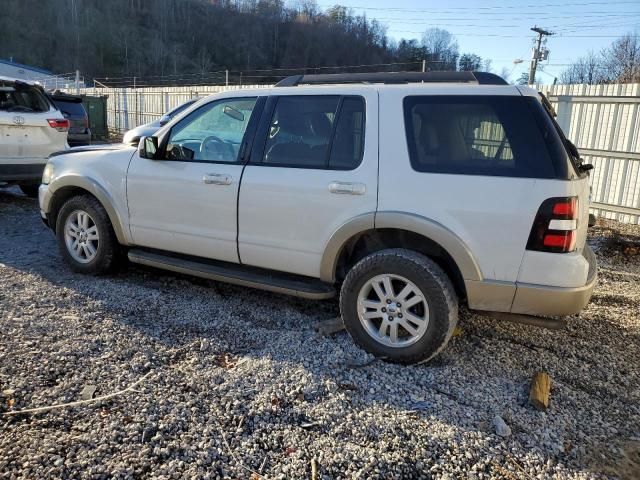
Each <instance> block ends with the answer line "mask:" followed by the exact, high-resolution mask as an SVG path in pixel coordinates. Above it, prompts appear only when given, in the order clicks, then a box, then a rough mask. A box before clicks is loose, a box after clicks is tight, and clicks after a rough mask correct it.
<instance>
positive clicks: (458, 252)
mask: <svg viewBox="0 0 640 480" xmlns="http://www.w3.org/2000/svg"><path fill="white" fill-rule="evenodd" d="M376 228H397V229H400V230H409V231H412V232H415V233H418V234H420V235H422V236H424V237H427V238H429V239H431V240H433V241H434V242H436V243H437V244H439V245H440V246H441V247H442V248H444V249H445V250H446V251H447V253H448V254H449V255H451V258H453V260H454V261H455V262H456V265H458V268H459V269H460V273H462V278H463V279H464V280H465V283H466V281H467V280H476V281H480V280H482V273H481V272H480V267H478V264H477V263H476V261H475V259H474V258H473V255H472V254H471V251H470V250H469V248H468V247H467V246H466V245H465V243H464V241H463V240H462V239H461V238H460V237H458V236H457V235H456V234H455V233H453V232H452V231H451V230H449V229H447V228H446V227H445V226H443V225H441V224H440V223H438V222H435V221H433V220H429V219H428V218H425V217H421V216H419V215H414V214H411V213H404V212H378V213H376Z"/></svg>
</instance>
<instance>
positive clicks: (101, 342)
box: [0, 189, 640, 479]
mask: <svg viewBox="0 0 640 480" xmlns="http://www.w3.org/2000/svg"><path fill="white" fill-rule="evenodd" d="M593 230H594V231H593V233H592V238H591V239H590V242H591V243H592V245H594V246H595V247H597V252H598V257H599V260H600V267H601V268H600V283H599V286H598V288H597V292H596V294H595V296H594V298H593V300H592V303H591V304H590V305H589V307H588V308H587V309H586V311H585V312H583V314H582V315H581V316H580V317H575V318H571V319H570V321H569V324H568V328H567V329H566V330H564V331H560V332H554V331H548V330H542V329H538V328H535V327H528V326H521V325H515V324H510V323H500V322H498V321H497V320H491V319H489V318H486V317H483V316H481V315H477V314H471V313H470V312H468V311H463V312H462V319H461V322H460V327H461V331H460V332H459V334H458V335H456V337H454V339H453V340H452V342H451V343H450V345H449V347H448V348H447V349H446V350H445V352H444V353H443V354H442V355H441V356H440V357H438V358H437V359H436V360H435V361H433V362H432V363H430V364H428V365H421V366H415V367H403V366H398V365H390V364H386V363H384V362H381V361H373V359H371V358H370V357H368V356H367V355H366V354H364V353H363V352H362V351H360V350H359V349H357V348H356V347H355V346H354V345H353V344H352V342H351V340H350V338H349V337H348V336H347V334H346V333H344V332H341V333H338V334H336V335H334V336H332V337H323V336H320V335H318V334H317V333H316V332H315V331H314V330H313V325H314V323H315V322H317V321H319V320H326V319H330V318H333V317H335V316H336V315H337V303H336V302H334V301H329V302H311V301H305V300H298V299H292V298H289V297H285V296H279V295H275V294H270V293H263V292H259V291H254V290H249V289H243V288H238V287H233V286H228V285H223V284H217V283H214V282H207V281H201V280H197V279H192V278H188V277H183V276H177V275H172V274H168V273H164V272H161V271H157V270H152V269H144V268H139V267H133V266H129V267H127V268H126V269H125V270H124V271H123V272H121V273H119V274H116V275H113V276H109V277H102V278H92V277H85V276H82V275H77V274H73V273H71V272H70V271H69V270H67V268H66V267H65V266H64V265H63V264H62V261H61V259H60V257H59V255H58V253H57V250H56V246H55V242H54V238H53V236H52V235H51V233H50V232H49V231H47V229H46V228H45V227H44V226H43V225H42V223H41V222H40V219H39V217H38V210H37V202H36V201H35V200H32V199H27V198H26V197H23V196H22V195H20V194H19V193H18V191H17V190H14V189H10V190H0V331H1V333H0V392H2V393H0V414H1V413H2V412H7V411H9V410H18V409H23V408H31V407H41V406H47V405H53V404H58V403H65V402H70V401H75V400H79V399H80V396H81V391H82V390H83V388H85V387H86V386H95V387H96V388H97V391H96V393H95V395H96V396H100V395H107V394H110V393H113V392H117V391H119V390H122V389H125V388H126V387H128V386H129V385H131V384H133V383H134V382H136V381H138V380H140V379H142V378H143V377H144V379H143V380H142V381H141V382H140V383H139V384H137V385H136V386H135V388H134V389H132V390H129V391H126V392H124V393H122V394H121V395H118V396H116V397H115V398H113V399H111V400H108V401H103V402H96V403H92V404H89V405H85V406H80V407H74V408H64V409H56V410H50V411H48V412H43V413H39V414H37V415H14V416H0V478H2V479H14V478H15V479H18V478H24V479H35V478H38V479H41V478H134V477H135V478H140V477H143V478H252V479H258V478H262V477H264V478H311V476H312V463H313V464H315V466H316V467H317V478H384V479H390V478H442V479H444V478H478V479H480V478H506V479H531V478H550V477H553V478H601V477H605V476H613V477H616V476H617V477H620V478H629V479H631V478H635V479H637V478H640V361H639V360H640V318H639V316H640V314H639V312H640V254H638V252H637V251H635V250H633V248H627V249H626V254H625V253H622V250H623V249H622V248H620V246H619V245H618V244H617V243H616V242H617V239H618V238H619V236H618V234H617V233H616V232H619V231H620V230H622V233H623V234H624V235H626V236H627V238H628V239H629V240H630V241H631V242H639V241H640V228H639V227H637V226H634V227H631V226H624V225H619V224H615V223H608V224H606V225H605V224H603V225H601V226H600V227H598V228H596V229H593ZM539 370H544V371H547V372H548V373H549V374H550V376H551V378H552V396H551V406H550V408H549V410H548V411H547V412H544V413H542V412H538V411H535V410H534V409H533V408H531V407H530V406H528V405H527V398H528V386H529V382H530V379H531V377H532V375H533V374H534V373H535V372H536V371H539ZM145 375H147V376H146V377H145ZM496 415H499V416H500V417H501V418H502V419H504V421H505V422H506V424H507V425H508V426H509V428H510V430H511V434H510V435H509V436H506V437H503V436H499V435H497V434H496V427H495V425H494V418H495V416H496Z"/></svg>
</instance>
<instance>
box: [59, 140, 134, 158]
mask: <svg viewBox="0 0 640 480" xmlns="http://www.w3.org/2000/svg"><path fill="white" fill-rule="evenodd" d="M127 148H133V147H132V146H131V145H125V144H123V143H107V144H104V145H87V146H84V147H75V148H70V149H68V150H60V151H59V152H53V153H52V154H51V155H49V158H52V157H57V156H59V155H71V154H73V153H82V152H98V151H109V150H125V149H127Z"/></svg>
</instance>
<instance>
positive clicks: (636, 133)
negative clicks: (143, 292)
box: [83, 84, 640, 223]
mask: <svg viewBox="0 0 640 480" xmlns="http://www.w3.org/2000/svg"><path fill="white" fill-rule="evenodd" d="M265 87H267V85H247V86H244V87H238V86H230V87H225V86H201V85H198V86H191V87H189V86H185V87H145V88H137V89H133V88H95V89H93V88H92V89H86V90H84V91H83V93H87V94H92V95H108V100H107V123H108V126H109V129H110V130H112V131H115V132H119V133H122V132H125V131H126V130H129V129H130V128H133V127H135V126H137V125H141V124H144V123H148V122H151V121H153V120H157V119H158V118H159V117H161V116H162V115H163V113H165V112H166V111H168V110H171V109H172V108H174V107H176V106H178V105H180V104H181V103H183V102H185V101H187V100H189V99H191V98H194V97H202V96H206V95H210V94H212V93H216V92H221V91H225V90H237V89H239V88H265ZM537 88H538V90H540V91H541V92H543V93H545V95H547V97H549V100H550V101H551V103H552V104H553V105H554V107H555V109H556V111H557V113H558V123H559V124H560V126H561V127H562V129H563V131H564V132H565V134H566V135H567V137H568V138H569V139H570V140H572V141H573V142H574V143H575V144H576V145H577V146H578V148H579V150H580V152H581V154H582V156H583V157H584V159H585V160H586V162H587V163H592V164H593V165H594V167H595V169H594V170H593V172H592V173H591V183H592V201H593V206H594V210H595V212H596V213H597V214H598V215H599V216H603V217H606V218H612V219H615V220H619V221H622V222H626V223H640V84H628V85H552V86H549V85H538V86H537Z"/></svg>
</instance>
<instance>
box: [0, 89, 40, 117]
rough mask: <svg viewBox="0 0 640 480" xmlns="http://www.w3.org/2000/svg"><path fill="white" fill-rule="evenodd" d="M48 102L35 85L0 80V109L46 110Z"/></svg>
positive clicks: (14, 110)
mask: <svg viewBox="0 0 640 480" xmlns="http://www.w3.org/2000/svg"><path fill="white" fill-rule="evenodd" d="M49 108H50V104H49V102H48V100H47V99H46V98H45V96H44V94H43V93H42V92H41V91H40V90H39V89H38V88H36V87H32V86H30V85H25V84H20V83H13V82H11V83H3V82H0V111H4V112H23V113H29V112H48V111H49Z"/></svg>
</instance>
